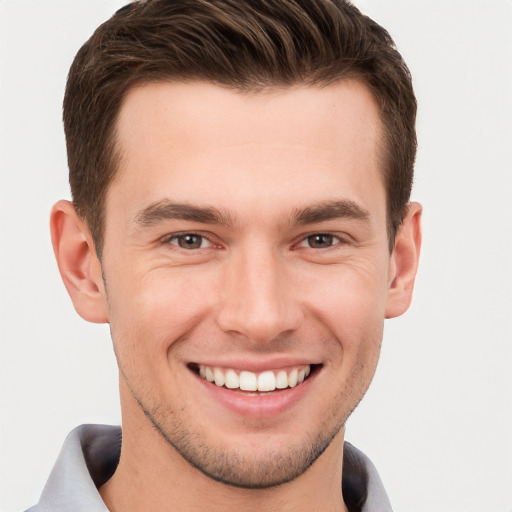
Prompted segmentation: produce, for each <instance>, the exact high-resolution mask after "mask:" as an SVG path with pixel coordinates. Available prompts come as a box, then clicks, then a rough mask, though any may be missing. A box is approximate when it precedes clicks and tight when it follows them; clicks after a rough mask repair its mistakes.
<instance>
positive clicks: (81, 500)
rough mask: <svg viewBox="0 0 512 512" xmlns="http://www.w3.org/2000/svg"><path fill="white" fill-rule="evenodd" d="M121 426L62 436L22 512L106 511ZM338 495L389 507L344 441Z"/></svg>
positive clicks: (367, 466) (362, 508)
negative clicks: (37, 493)
mask: <svg viewBox="0 0 512 512" xmlns="http://www.w3.org/2000/svg"><path fill="white" fill-rule="evenodd" d="M120 453H121V427H114V426H109V425H81V426H80V427H77V428H76V429H74V430H73V431H72V432H71V433H70V434H69V435H68V437H67V439H66V441H65V443H64V446H63V447H62V450H61V452H60V454H59V457H58V459H57V462H56V463H55V466H54V467H53V469H52V472H51V473H50V477H49V479H48V482H47V483H46V486H45V488H44V490H43V493H42V494H41V499H40V500H39V503H38V504H37V505H36V506H34V507H32V508H30V509H29V510H28V511H27V512H108V509H107V507H106V505H105V503H104V502H103V500H102V499H101V496H100V494H99V492H98V489H99V487H100V486H102V485H103V484H104V483H105V482H106V481H107V480H108V479H109V478H110V477H111V476H112V475H113V474H114V471H115V470H116V467H117V464H118V462H119V455H120ZM342 487H343V497H344V499H345V502H346V503H347V506H348V508H349V510H350V511H351V512H392V510H391V505H390V503H389V500H388V497H387V495H386V491H385V490H384V487H383V485H382V482H381V480H380V478H379V475H378V473H377V470H376V469H375V466H374V465H373V464H372V463H371V461H370V460H369V459H368V457H366V456H365V455H364V454H363V453H362V452H360V451H359V450H358V449H357V448H355V447H354V446H352V445H351V444H350V443H345V447H344V453H343V482H342Z"/></svg>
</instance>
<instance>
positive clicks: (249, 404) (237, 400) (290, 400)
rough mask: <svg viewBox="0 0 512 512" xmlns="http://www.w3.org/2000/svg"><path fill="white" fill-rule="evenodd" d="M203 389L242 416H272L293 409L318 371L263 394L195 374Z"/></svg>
mask: <svg viewBox="0 0 512 512" xmlns="http://www.w3.org/2000/svg"><path fill="white" fill-rule="evenodd" d="M195 376H196V378H197V380H198V381H199V384H200V385H201V386H202V387H203V389H204V390H205V391H206V392H207V393H208V394H209V395H210V396H211V397H212V398H213V399H214V400H215V401H217V402H218V403H220V404H221V405H222V406H224V407H226V408H227V409H229V410H231V411H233V412H235V413H236V414H238V415H240V416H245V417H255V418H270V417H273V416H275V415H276V414H280V413H283V412H285V411H287V410H288V409H291V408H292V407H293V406H294V405H295V404H296V403H297V402H299V401H300V400H302V399H303V398H304V397H305V395H306V393H307V392H308V390H309V388H310V387H311V384H312V382H313V381H314V380H315V378H316V376H317V371H315V372H312V373H311V374H310V375H309V377H308V378H307V379H306V380H305V381H304V382H301V383H300V384H298V385H297V386H295V387H293V388H286V389H283V390H279V391H275V392H268V393H265V394H262V395H258V394H249V393H245V392H243V391H242V392H241V391H239V390H232V389H228V388H225V387H220V386H216V385H215V384H212V383H211V382H208V381H207V380H206V379H203V378H202V377H200V376H199V375H195Z"/></svg>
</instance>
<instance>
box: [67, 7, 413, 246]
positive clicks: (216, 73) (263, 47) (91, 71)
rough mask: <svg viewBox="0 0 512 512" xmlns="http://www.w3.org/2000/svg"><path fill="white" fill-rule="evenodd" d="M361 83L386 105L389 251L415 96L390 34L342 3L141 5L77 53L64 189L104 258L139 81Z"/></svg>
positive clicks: (404, 181) (254, 86)
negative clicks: (123, 122) (121, 145)
mask: <svg viewBox="0 0 512 512" xmlns="http://www.w3.org/2000/svg"><path fill="white" fill-rule="evenodd" d="M345 78H356V79H358V80H360V81H362V82H363V83H365V84H366V85H367V86H368V87H369V88H370V89H371V91H372V92H373V94H374V95H375V97H376V98H377V100H378V103H379V105H380V112H381V119H382V123H383V133H384V141H383V142H384V144H383V147H384V160H383V161H384V169H383V173H384V182H385V187H386V195H387V222H388V234H389V238H390V247H391V248H392V246H393V243H394V236H395V234H396V231H397V229H398V227H399V226H400V224H401V222H402V220H403V218H404V215H405V212H406V209H407V205H408V202H409V197H410V193H411V187H412V179H413V167H414V159H415V154H416V131H415V119H416V99H415V97H414V92H413V88H412V83H411V76H410V73H409V70H408V69H407V66H406V64H405V62H404V61H403V59H402V57H401V56H400V54H399V53H398V51H397V50H396V48H395V45H394V42H393V40H392V39H391V37H390V35H389V34H388V32H387V31H386V30H385V29H383V28H382V27H381V26H380V25H378V24H377V23H375V22H374V21H373V20H371V19H370V18H368V17H367V16H365V15H363V14H362V13H361V12H360V11H359V10H358V9H357V8H356V7H354V6H353V5H352V4H351V3H350V2H349V1H345V0H139V1H135V2H133V3H130V4H128V5H127V6H125V7H123V8H122V9H120V10H119V11H117V12H116V13H115V14H114V16H112V18H110V19H109V20H108V21H106V22H105V23H103V24H102V25H101V26H100V27H99V28H98V29H97V30H96V31H95V32H94V34H93V35H92V37H91V38H90V39H89V40H88V41H87V42H86V43H85V44H84V45H83V46H82V48H81V49H80V50H79V52H78V54H77V55H76V57H75V60H74V62H73V64H72V66H71V69H70V72H69V77H68V82H67V88H66V94H65V98H64V127H65V132H66V142H67V151H68V162H69V181H70V185H71V192H72V196H73V201H74V204H75V207H76V209H77V212H78V213H79V215H80V216H81V217H82V218H83V219H84V220H85V222H86V223H87V225H88V226H89V228H90V229H91V232H92V236H93V238H94V241H95V244H96V249H97V252H98V254H99V255H100V254H101V248H102V244H103V230H104V210H105V209H104V203H105V196H106V191H107V188H108V186H109V184H110V183H111V182H112V179H113V178H114V175H115V173H116V171H117V168H118V166H119V165H118V164H119V154H118V152H117V148H116V130H115V126H116V120H117V117H118V114H119V110H120V108H121V105H122V102H123V98H124V97H125V95H126V93H127V91H128V90H129V89H131V88H132V87H134V86H135V85H140V84H141V83H145V82H147V83H149V82H162V81H170V80H171V81H172V80H201V81H207V82H210V83H214V84H218V85H221V86H224V87H229V88H232V89H235V90H239V91H257V90H262V89H265V88H267V87H271V86H279V87H286V86H291V85H296V84H304V85H327V84H329V83H332V82H335V81H338V80H341V79H345Z"/></svg>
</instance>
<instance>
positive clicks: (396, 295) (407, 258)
mask: <svg viewBox="0 0 512 512" xmlns="http://www.w3.org/2000/svg"><path fill="white" fill-rule="evenodd" d="M421 212H422V207H421V205H420V204H419V203H410V204H409V207H408V209H407V215H406V216H405V219H404V221H403V222H402V224H401V226H400V228H399V230H398V233H397V234H396V238H395V246H394V248H393V253H392V254H391V263H390V286H389V291H388V303H387V306H386V318H394V317H397V316H400V315H402V314H403V313H405V312H406V311H407V309H408V308H409V305H410V304H411V299H412V291H413V288H414V280H415V278H416V272H417V270H418V262H419V257H420V249H421Z"/></svg>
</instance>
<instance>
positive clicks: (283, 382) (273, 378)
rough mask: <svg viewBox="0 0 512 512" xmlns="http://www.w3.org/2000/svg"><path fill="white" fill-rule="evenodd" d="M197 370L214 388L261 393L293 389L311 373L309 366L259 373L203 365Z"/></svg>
mask: <svg viewBox="0 0 512 512" xmlns="http://www.w3.org/2000/svg"><path fill="white" fill-rule="evenodd" d="M198 368H199V375H200V377H202V378H203V379H205V380H207V381H208V382H211V383H212V384H215V385H216V386H219V387H226V388H228V389H233V390H236V389H240V390H241V391H261V392H268V391H274V390H276V389H287V388H294V387H295V386H297V385H298V384H301V383H302V382H304V380H305V379H307V377H308V376H309V374H310V373H311V366H310V365H309V364H307V365H301V366H296V367H291V368H288V369H286V370H284V369H281V370H267V371H264V372H261V373H254V372H250V371H246V370H242V371H239V370H235V369H232V368H228V369H224V368H219V367H211V366H206V365H203V364H200V365H198Z"/></svg>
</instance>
